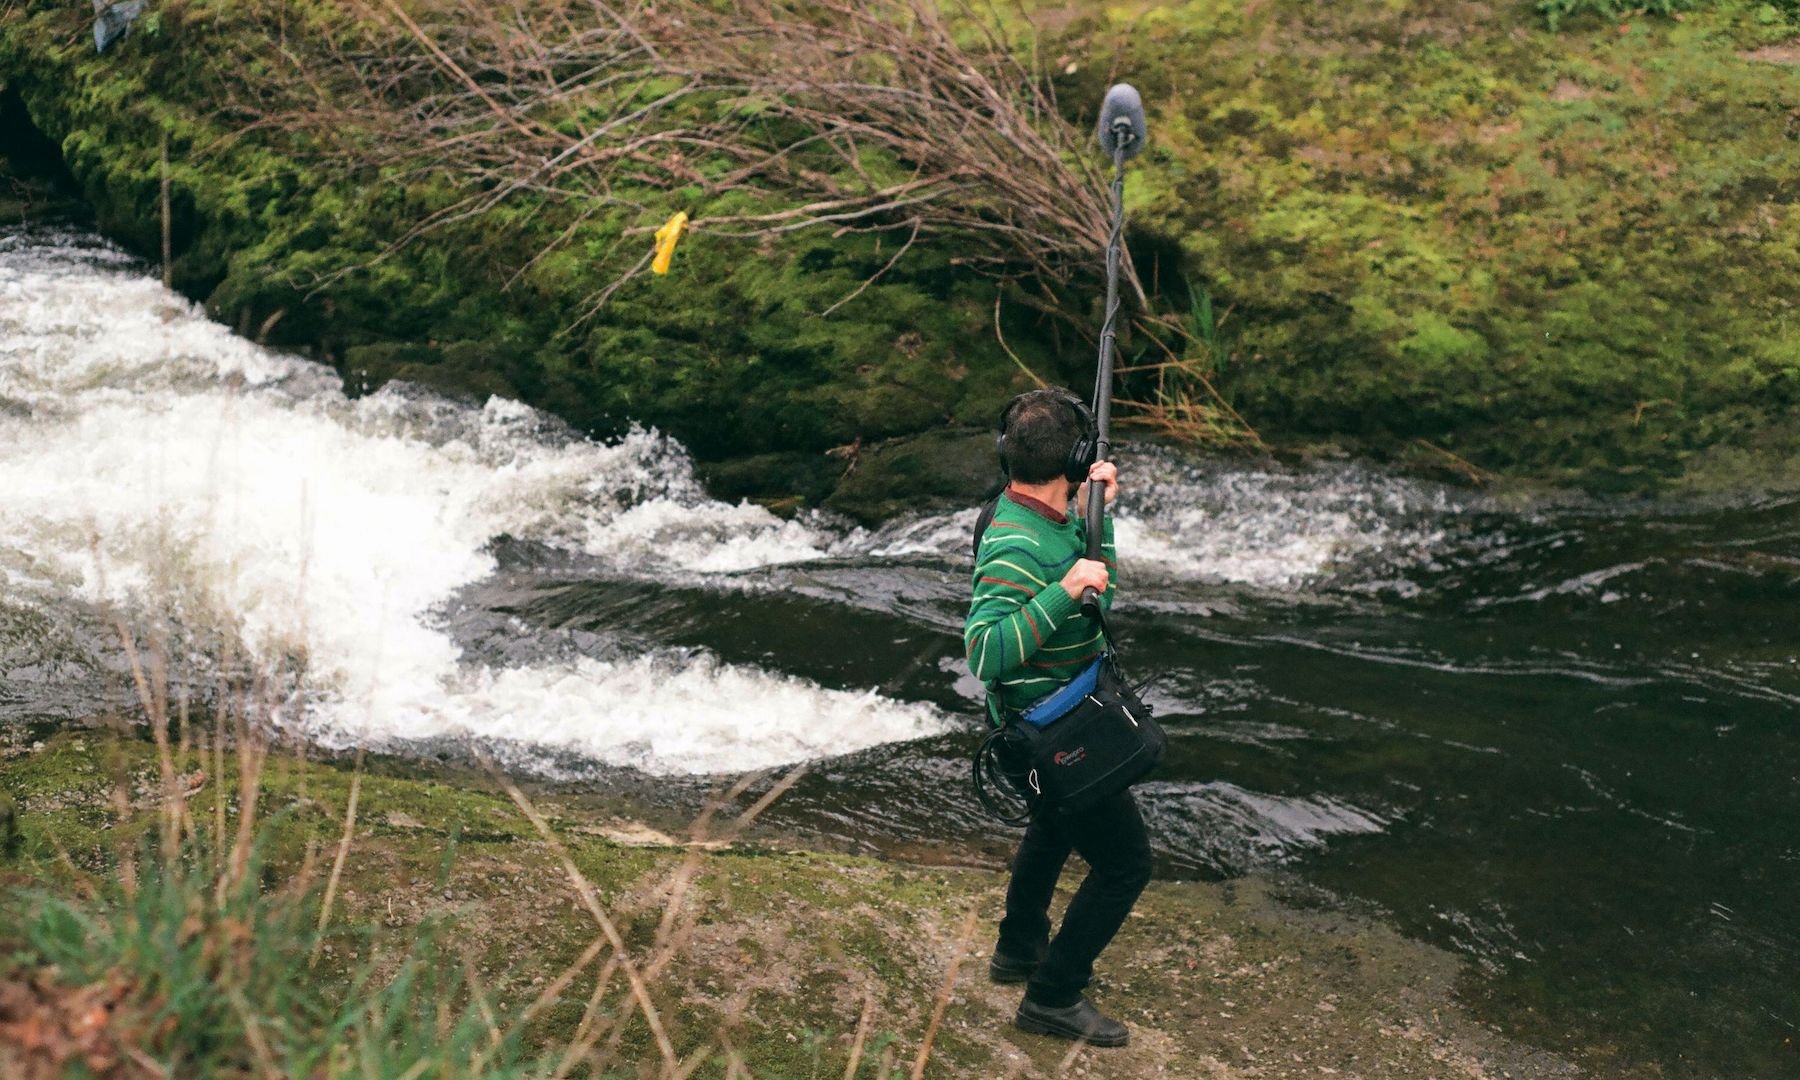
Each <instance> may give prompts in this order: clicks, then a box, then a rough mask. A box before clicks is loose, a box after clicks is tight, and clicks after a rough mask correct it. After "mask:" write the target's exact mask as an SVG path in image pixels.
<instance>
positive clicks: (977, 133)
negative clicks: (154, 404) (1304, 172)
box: [229, 0, 1144, 313]
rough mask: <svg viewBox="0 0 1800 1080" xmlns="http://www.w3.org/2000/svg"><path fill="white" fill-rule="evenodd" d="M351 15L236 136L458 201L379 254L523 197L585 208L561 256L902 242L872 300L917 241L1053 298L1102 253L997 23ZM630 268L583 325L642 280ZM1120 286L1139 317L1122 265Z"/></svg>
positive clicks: (657, 13)
mask: <svg viewBox="0 0 1800 1080" xmlns="http://www.w3.org/2000/svg"><path fill="white" fill-rule="evenodd" d="M351 11H352V12H353V13H354V14H355V15H356V16H357V17H356V18H352V19H346V20H344V21H343V26H344V29H342V30H341V31H340V32H341V34H342V35H343V36H342V37H341V38H339V39H336V40H327V41H326V42H325V44H324V45H323V46H322V47H321V49H320V52H318V53H317V54H313V55H306V56H296V55H293V54H291V53H287V52H285V51H284V52H281V53H279V54H278V55H279V59H280V61H281V66H280V68H279V70H278V71H277V72H276V73H275V74H274V76H273V77H272V78H269V79H266V80H259V81H258V83H257V85H255V86H246V87H241V88H238V89H237V90H236V91H235V92H236V94H237V95H238V96H237V100H235V101H234V102H232V103H231V105H230V107H229V108H230V111H231V112H232V113H233V114H234V115H233V117H232V119H233V120H234V121H237V122H239V126H240V127H241V128H242V129H243V130H244V131H259V130H260V131H272V132H275V133H280V132H298V133H300V134H301V135H303V136H304V137H306V138H308V139H309V140H312V141H314V142H317V143H322V144H323V147H324V152H325V153H327V154H329V155H333V156H335V157H336V158H337V159H338V160H340V161H342V162H343V163H344V167H345V168H346V169H367V168H369V167H370V166H374V167H378V168H380V169H382V170H383V173H384V176H385V177H386V178H388V179H389V180H392V181H397V182H400V183H408V182H411V181H412V180H414V179H419V180H424V179H427V178H429V179H431V180H433V181H441V180H443V179H444V178H446V177H448V178H450V179H451V180H452V182H453V183H455V184H456V185H457V189H458V190H459V191H460V192H462V194H461V195H459V196H458V197H456V198H454V199H453V200H452V201H451V202H450V203H449V204H448V205H445V206H443V207H441V208H440V209H438V210H437V211H435V212H433V213H431V214H430V215H428V216H426V217H424V218H423V219H421V220H419V221H418V222H416V223H415V224H414V225H413V227H412V228H410V229H409V230H407V231H406V232H405V233H404V234H402V235H401V236H400V237H398V238H397V239H396V240H395V242H394V244H393V246H392V247H391V248H390V249H389V251H390V252H391V251H393V250H397V249H398V248H400V247H402V246H404V245H405V244H407V243H409V242H410V241H412V240H413V239H415V238H417V237H418V236H420V235H423V234H424V233H426V232H429V231H431V230H434V229H439V228H443V227H446V226H450V225H454V224H456V223H459V222H465V221H470V220H474V219H478V218H480V217H481V216H483V215H484V214H487V213H489V212H491V211H493V210H494V209H496V208H497V207H499V206H501V205H502V204H504V203H505V202H507V201H508V200H513V199H519V198H526V197H530V198H540V199H547V200H550V201H554V202H561V203H566V204H568V205H570V206H571V207H574V208H575V209H574V213H573V218H574V220H573V222H572V223H571V224H570V225H569V227H568V228H567V229H566V230H565V231H564V232H563V234H562V236H561V237H560V238H559V239H558V240H556V241H553V242H552V248H554V247H555V246H556V245H557V244H562V243H567V242H570V241H571V240H572V239H573V237H574V235H575V231H576V229H577V228H578V226H579V224H580V223H581V221H583V220H586V219H587V218H588V217H589V216H591V215H593V214H594V213H596V212H599V211H601V210H608V211H613V212H623V213H624V214H625V215H627V216H628V217H630V218H636V219H637V220H639V221H640V222H646V219H648V223H644V224H640V225H639V226H637V228H639V229H642V230H643V231H645V232H647V231H649V229H650V228H653V227H654V224H653V223H654V222H659V221H660V220H661V219H662V218H663V217H666V216H667V215H668V214H669V213H672V212H673V211H674V210H676V209H688V210H690V212H693V213H694V218H693V220H692V222H691V224H690V227H691V228H692V229H694V230H695V231H697V232H701V233H707V234H711V235H714V236H720V237H735V238H740V239H742V238H768V237H774V236H779V235H782V234H785V233H789V232H794V231H798V230H803V229H815V228H826V229H830V230H834V231H839V232H841V231H846V230H849V231H874V230H882V231H885V230H893V229H904V228H910V230H911V235H910V236H909V237H908V239H907V241H906V243H905V245H903V247H902V249H901V251H900V252H898V253H897V254H896V255H895V256H894V257H893V258H891V259H890V260H889V261H888V263H887V265H885V266H884V267H882V268H881V269H880V270H878V271H877V272H876V273H875V274H874V275H872V276H871V277H870V278H869V279H868V282H865V284H864V287H865V288H866V287H867V284H868V283H869V282H873V281H874V280H876V279H877V278H879V277H880V276H882V275H883V274H885V273H886V272H887V271H888V270H889V269H891V267H892V266H893V265H894V263H895V262H897V261H898V259H899V258H900V257H901V255H904V254H905V251H906V250H907V249H908V248H910V247H911V246H912V242H913V241H914V240H916V239H918V238H919V237H921V236H937V237H949V238H954V239H956V240H957V242H958V244H959V246H960V247H961V248H962V250H964V251H965V252H967V253H968V254H966V255H964V256H963V257H962V261H963V262H965V263H966V264H968V265H971V266H975V267H977V268H980V269H984V270H987V271H990V272H993V273H996V274H999V275H1002V276H1006V277H1019V276H1026V277H1032V278H1035V279H1038V280H1040V281H1045V282H1066V281H1067V280H1069V279H1070V276H1071V274H1073V273H1076V272H1086V271H1087V270H1088V269H1090V268H1091V266H1092V263H1093V261H1094V256H1095V253H1096V252H1098V251H1099V250H1101V249H1102V248H1103V247H1104V245H1105V241H1106V229H1107V221H1108V213H1107V205H1108V204H1107V196H1106V191H1105V178H1104V177H1103V176H1102V175H1101V174H1100V172H1099V170H1098V169H1097V168H1096V166H1095V163H1094V161H1093V160H1092V159H1093V157H1094V155H1093V154H1092V153H1090V152H1089V147H1088V138H1087V133H1086V132H1085V131H1078V130H1076V129H1075V128H1074V127H1072V126H1071V125H1070V124H1069V123H1068V122H1067V121H1066V120H1065V119H1064V118H1063V115H1062V113H1061V110H1060V108H1059V106H1058V103H1057V101H1056V98H1055V94H1054V91H1053V90H1052V89H1051V80H1050V79H1049V77H1048V76H1047V74H1046V73H1045V72H1044V71H1042V70H1041V69H1040V68H1039V67H1038V66H1037V62H1036V59H1035V57H1036V52H1035V49H1021V48H1017V47H1015V43H1013V42H1011V41H1008V40H1006V39H1004V38H1003V37H1002V33H1001V31H1000V30H999V26H1000V25H1001V23H1002V22H1003V21H1004V20H1003V18H1002V16H1001V15H1000V13H999V11H998V9H996V8H993V7H990V6H984V5H983V4H980V3H976V2H961V0H957V2H953V3H951V4H948V5H946V4H940V3H934V2H929V0H813V2H810V3H805V4H802V3H796V2H794V0H729V2H726V3H711V2H707V0H592V2H591V3H589V4H587V5H580V6H578V5H571V4H566V3H540V4H529V5H514V6H512V7H510V8H507V9H502V8H500V7H498V6H496V5H492V4H488V3H484V2H481V0H419V2H415V3H410V4H406V5H404V6H403V5H402V4H401V3H399V2H397V0H381V3H380V4H379V5H378V6H370V5H366V4H361V3H355V4H352V5H351ZM1018 24H1020V25H1029V23H1028V20H1026V19H1025V18H1023V16H1022V15H1021V16H1020V17H1019V18H1018ZM690 191H698V192H699V195H698V198H697V199H694V198H690V197H688V196H686V195H683V194H681V193H683V192H690ZM544 254H545V252H542V251H540V252H538V253H537V254H536V255H534V256H532V258H531V260H530V261H531V262H535V261H536V260H537V259H539V258H541V257H542V256H543V255H544ZM621 254H622V255H624V258H623V259H616V260H615V269H614V270H613V271H612V273H614V274H615V275H616V276H615V278H614V280H613V282H612V283H611V284H610V285H608V286H606V287H605V288H603V289H601V290H599V291H598V292H597V293H596V294H595V296H594V297H593V298H592V299H591V302H590V304H589V305H587V307H588V310H589V312H591V311H592V310H595V309H597V308H598V307H599V306H600V305H601V304H604V302H605V300H606V298H607V297H609V296H610V295H611V294H612V293H613V292H614V291H616V289H617V287H618V286H619V285H620V284H622V283H623V282H624V281H625V280H628V279H630V278H631V277H633V276H635V275H636V274H638V273H641V272H642V270H643V269H644V267H645V265H647V263H648V258H647V257H646V258H638V256H639V255H640V252H639V251H638V250H636V249H635V248H633V249H632V250H630V251H629V252H622V253H621ZM528 265H529V263H528ZM354 269H356V268H343V269H342V270H340V271H338V272H337V273H336V274H333V275H329V276H327V277H326V278H325V279H323V280H322V281H321V282H320V284H324V283H326V282H329V281H330V280H334V279H335V277H336V276H338V275H340V274H342V273H347V272H351V271H353V270H354ZM521 269H522V268H521ZM1124 279H1125V281H1126V284H1127V287H1128V288H1129V289H1131V290H1132V291H1133V293H1134V294H1135V295H1136V296H1137V297H1138V299H1139V301H1140V303H1141V302H1142V301H1143V298H1144V292H1143V288H1142V285H1141V283H1140V282H1139V279H1138V277H1137V274H1136V270H1135V268H1134V267H1133V266H1132V265H1131V263H1130V259H1129V256H1127V258H1126V262H1125V265H1124ZM860 291H861V290H860V289H859V290H857V292H854V293H852V294H850V295H849V296H846V297H845V298H844V299H843V300H840V301H839V302H838V303H837V304H834V305H832V306H831V307H830V308H828V309H827V312H826V313H830V312H831V311H835V310H836V309H837V308H838V307H840V306H842V305H843V304H844V303H846V302H848V301H849V300H850V299H852V298H853V297H854V296H855V295H857V294H858V293H860Z"/></svg>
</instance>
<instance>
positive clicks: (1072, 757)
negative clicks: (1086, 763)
mask: <svg viewBox="0 0 1800 1080" xmlns="http://www.w3.org/2000/svg"><path fill="white" fill-rule="evenodd" d="M1084 757H1087V747H1085V746H1077V747H1076V748H1075V749H1073V750H1058V751H1057V752H1056V754H1055V756H1053V757H1052V758H1051V759H1050V760H1051V761H1054V762H1056V763H1057V764H1058V765H1073V764H1075V763H1076V762H1078V761H1080V760H1081V759H1082V758H1084Z"/></svg>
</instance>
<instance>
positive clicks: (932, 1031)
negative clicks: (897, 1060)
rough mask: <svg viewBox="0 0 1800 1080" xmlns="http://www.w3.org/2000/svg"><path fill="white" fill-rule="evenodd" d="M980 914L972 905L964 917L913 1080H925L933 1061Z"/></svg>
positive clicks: (914, 1066)
mask: <svg viewBox="0 0 1800 1080" xmlns="http://www.w3.org/2000/svg"><path fill="white" fill-rule="evenodd" d="M978 914H979V909H977V908H976V907H974V906H973V905H971V906H970V907H969V913H968V914H967V915H964V916H963V924H962V930H961V932H959V933H958V934H957V935H956V948H955V950H954V951H953V952H952V953H951V954H950V970H949V971H947V972H945V973H944V985H942V986H940V987H938V993H937V1001H936V1002H935V1003H933V1005H932V1006H931V1021H930V1022H929V1023H927V1024H926V1025H925V1037H924V1038H923V1039H921V1040H920V1042H919V1056H918V1057H917V1058H916V1059H914V1061H913V1067H912V1080H924V1076H925V1063H926V1062H927V1061H930V1060H931V1044H932V1043H933V1042H935V1041H936V1040H937V1033H938V1025H939V1024H941V1023H943V1021H944V1010H945V1009H947V1008H949V1006H950V996H951V995H952V994H953V993H955V992H956V976H957V974H958V973H959V972H961V971H962V962H963V957H964V956H965V955H967V953H968V951H969V942H971V941H973V940H974V939H975V921H976V916H977V915H978Z"/></svg>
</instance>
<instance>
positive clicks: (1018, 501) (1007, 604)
mask: <svg viewBox="0 0 1800 1080" xmlns="http://www.w3.org/2000/svg"><path fill="white" fill-rule="evenodd" d="M1102 539H1103V541H1104V542H1103V545H1102V551H1103V557H1104V559H1105V561H1106V566H1107V570H1108V571H1109V574H1110V580H1109V582H1108V585H1107V588H1106V593H1105V594H1104V595H1103V596H1102V597H1101V599H1100V603H1101V606H1103V607H1105V608H1106V609H1107V610H1111V609H1112V600H1113V594H1114V593H1115V592H1116V591H1117V589H1118V572H1119V571H1118V565H1117V563H1116V560H1115V555H1114V551H1113V523H1112V518H1111V516H1110V515H1109V516H1108V517H1107V518H1106V526H1105V532H1104V533H1103V536H1102ZM1086 552H1087V531H1086V526H1085V524H1084V523H1083V521H1082V519H1081V518H1079V517H1070V516H1067V515H1065V514H1063V513H1061V512H1060V511H1058V510H1056V509H1055V508H1054V507H1050V506H1046V505H1045V504H1043V503H1041V502H1038V501H1037V500H1036V499H1033V498H1030V497H1028V496H1022V495H1017V494H1014V493H1013V492H1011V491H1008V492H1005V493H1003V494H1002V495H1001V496H1000V501H999V503H998V504H997V505H996V506H995V509H994V520H993V523H992V524H990V525H989V526H988V529H987V532H986V533H985V534H983V536H982V538H981V546H980V548H979V549H977V551H976V554H975V572H974V574H973V581H972V585H973V592H974V596H973V599H971V600H970V602H969V618H968V620H967V621H966V622H965V623H964V624H963V648H964V650H965V652H966V653H967V654H968V658H969V670H970V671H972V672H974V674H975V677H976V678H977V679H980V680H981V681H982V682H985V683H988V684H989V685H990V686H992V687H993V688H994V689H995V690H996V691H997V693H995V694H990V695H989V700H988V714H989V717H990V719H992V718H994V717H995V715H996V708H998V709H999V710H1014V709H1022V708H1024V707H1025V706H1027V705H1030V704H1031V703H1032V702H1034V701H1036V700H1038V699H1039V698H1041V697H1043V696H1045V695H1046V694H1049V693H1052V692H1053V691H1055V690H1056V689H1057V688H1058V687H1060V686H1062V685H1063V684H1064V683H1066V682H1068V681H1069V680H1070V679H1072V678H1074V677H1075V676H1076V675H1077V674H1079V673H1080V671H1081V669H1082V668H1083V667H1084V666H1086V664H1087V663H1088V661H1090V660H1092V659H1093V658H1094V657H1096V656H1098V655H1100V651H1101V649H1102V648H1103V647H1104V643H1103V642H1102V640H1101V636H1100V628H1099V627H1098V626H1096V625H1094V622H1093V620H1091V619H1087V618H1085V617H1083V616H1082V614H1081V601H1079V600H1077V599H1075V598H1073V597H1071V596H1070V595H1069V594H1068V593H1067V592H1065V591H1064V590H1063V587H1062V584H1061V582H1062V576H1063V574H1065V573H1066V572H1068V569H1069V567H1071V566H1073V565H1074V564H1075V560H1077V559H1079V558H1082V557H1083V556H1084V555H1085V554H1086ZM996 699H997V700H996Z"/></svg>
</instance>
